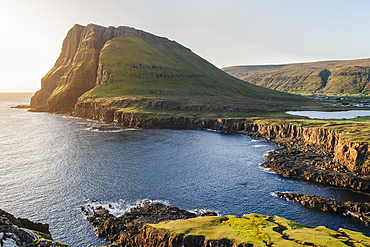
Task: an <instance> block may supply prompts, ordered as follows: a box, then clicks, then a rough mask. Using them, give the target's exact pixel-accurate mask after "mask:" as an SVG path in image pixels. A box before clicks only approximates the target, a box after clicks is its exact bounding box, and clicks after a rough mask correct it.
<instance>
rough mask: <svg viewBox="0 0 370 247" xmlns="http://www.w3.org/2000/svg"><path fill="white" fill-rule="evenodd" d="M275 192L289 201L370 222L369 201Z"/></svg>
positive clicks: (366, 222)
mask: <svg viewBox="0 0 370 247" xmlns="http://www.w3.org/2000/svg"><path fill="white" fill-rule="evenodd" d="M275 194H276V195H277V196H278V197H280V198H284V199H286V200H289V201H296V202H298V203H299V204H301V205H303V206H305V207H309V208H313V209H316V210H321V211H324V212H332V213H336V214H341V215H344V216H348V217H352V218H356V219H359V220H361V221H362V222H364V223H365V224H366V225H368V224H369V223H370V203H369V202H351V201H348V202H339V201H336V200H332V199H329V198H326V197H323V196H317V195H306V194H301V193H281V192H275Z"/></svg>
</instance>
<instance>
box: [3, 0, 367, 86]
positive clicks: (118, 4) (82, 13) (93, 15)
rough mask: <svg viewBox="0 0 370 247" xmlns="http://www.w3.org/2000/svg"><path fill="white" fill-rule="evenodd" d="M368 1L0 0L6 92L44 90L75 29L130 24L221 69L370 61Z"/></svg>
mask: <svg viewBox="0 0 370 247" xmlns="http://www.w3.org/2000/svg"><path fill="white" fill-rule="evenodd" d="M369 11H370V1H368V0H351V1H349V0H346V1H342V0H229V1H225V0H224V1H221V0H186V1H185V0H157V1H153V0H151V1H149V0H148V1H145V0H129V1H127V0H104V1H102V0H73V1H72V0H0V31H1V38H0V49H1V61H0V92H10V91H36V90H38V89H39V88H40V79H41V77H43V76H44V75H45V74H46V73H47V72H48V70H50V69H51V68H52V67H53V65H54V62H55V61H56V59H57V58H58V56H59V53H60V51H61V46H62V42H63V39H64V37H65V35H66V34H67V32H68V30H69V29H70V28H71V27H72V26H73V25H74V24H75V23H78V24H81V25H87V24H89V23H94V24H98V25H102V26H130V27H134V28H137V29H141V30H145V31H147V32H150V33H153V34H156V35H159V36H165V37H167V38H169V39H171V40H176V41H177V42H179V43H181V44H182V45H184V46H186V47H188V48H190V49H191V50H192V51H193V52H195V53H197V54H198V55H200V56H201V57H203V58H205V59H206V60H208V61H209V62H211V63H213V64H214V65H216V66H217V67H220V68H221V67H226V66H231V65H252V64H279V63H292V62H303V61H318V60H337V59H354V58H365V57H370V45H368V43H369V40H370V32H369V27H370V15H369Z"/></svg>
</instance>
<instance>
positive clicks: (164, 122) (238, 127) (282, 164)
mask: <svg viewBox="0 0 370 247" xmlns="http://www.w3.org/2000/svg"><path fill="white" fill-rule="evenodd" d="M71 115H72V116H74V117H82V118H86V119H94V120H98V121H102V122H106V123H112V124H114V125H118V126H120V125H121V126H125V127H131V128H132V127H133V128H172V129H212V130H217V131H220V132H223V133H238V134H244V135H247V136H251V137H254V138H257V139H264V140H266V141H269V142H272V143H274V144H276V145H278V146H280V148H278V149H276V150H273V151H271V152H269V153H268V156H267V157H266V160H265V162H264V163H262V164H261V166H262V167H264V168H267V169H269V171H271V172H274V173H276V174H278V175H280V176H282V177H285V178H298V179H302V180H306V181H311V182H316V183H320V184H326V185H328V186H335V187H342V188H348V189H353V190H357V191H362V192H370V176H369V175H370V165H369V160H368V158H369V155H370V147H369V145H368V144H367V143H356V142H347V141H343V140H342V139H341V134H340V133H338V132H336V131H335V130H328V129H322V128H308V127H298V126H295V125H291V124H280V125H263V124H258V123H254V122H250V121H248V120H247V119H246V120H240V119H238V120H233V119H208V120H202V119H196V118H184V117H180V118H176V117H171V118H150V117H149V116H147V115H145V114H135V113H124V112H120V111H115V110H112V109H108V108H106V107H104V106H102V105H101V104H100V103H80V104H77V105H76V106H75V110H74V111H73V112H72V114H71ZM351 203H356V202H351ZM343 215H345V216H350V217H352V216H351V214H343ZM363 222H365V221H363Z"/></svg>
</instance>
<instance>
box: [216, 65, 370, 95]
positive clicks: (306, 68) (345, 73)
mask: <svg viewBox="0 0 370 247" xmlns="http://www.w3.org/2000/svg"><path fill="white" fill-rule="evenodd" d="M222 70H224V71H225V72H227V73H229V74H230V75H232V76H235V77H236V78H239V79H242V80H244V81H247V82H250V83H253V84H255V85H259V86H262V87H266V88H270V89H275V90H279V91H283V92H302V93H314V92H316V93H334V94H335V93H336V94H338V93H354V94H358V93H369V92H370V84H369V80H370V59H357V60H342V61H323V62H313V63H296V64H284V65H261V66H232V67H227V68H223V69H222Z"/></svg>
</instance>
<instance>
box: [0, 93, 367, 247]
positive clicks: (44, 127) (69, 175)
mask: <svg viewBox="0 0 370 247" xmlns="http://www.w3.org/2000/svg"><path fill="white" fill-rule="evenodd" d="M30 97H31V94H4V93H2V94H0V124H1V128H0V150H1V152H0V188H1V189H0V208H1V209H3V210H5V211H8V212H9V213H12V214H14V215H15V216H17V217H26V218H29V219H31V220H33V221H38V222H43V223H49V224H50V231H51V233H52V236H53V238H54V239H56V240H57V241H61V242H64V243H66V244H69V245H71V246H74V247H75V246H76V247H82V246H84V247H85V246H93V245H105V244H106V243H105V242H104V241H103V240H102V239H99V238H97V237H96V236H95V234H94V230H93V227H92V226H91V224H90V223H88V222H87V221H86V220H85V218H84V215H83V214H82V213H81V211H80V210H79V207H80V206H82V205H85V204H87V203H91V201H95V200H96V202H94V203H95V204H112V205H113V206H114V208H115V210H114V212H113V213H115V214H117V215H119V214H122V213H123V212H124V211H125V210H126V209H127V208H129V207H130V206H133V205H135V204H136V203H138V202H139V201H141V200H153V201H162V202H165V203H167V204H170V205H172V206H177V207H179V208H182V209H187V210H194V211H199V210H214V211H216V212H217V213H219V214H223V215H225V214H235V215H239V216H242V215H243V214H248V213H260V214H268V215H279V216H282V217H286V218H288V219H291V220H295V221H298V222H300V223H303V224H307V225H312V226H319V225H325V226H327V227H329V228H332V229H335V230H337V229H338V228H339V227H343V228H348V229H352V230H358V231H362V232H365V233H366V234H368V235H370V229H369V228H368V227H366V226H365V225H363V224H362V223H360V222H358V221H356V220H354V219H349V218H345V217H342V216H338V215H334V214H330V213H323V212H319V211H315V210H311V209H307V208H304V207H303V206H300V205H298V204H296V203H294V202H289V201H285V200H283V199H280V198H277V197H275V196H273V192H275V191H281V192H284V191H290V192H301V193H307V194H317V195H322V196H326V197H329V198H333V199H337V200H342V201H346V200H357V201H369V200H370V196H369V194H365V193H359V192H355V191H351V190H346V189H340V188H334V187H328V186H323V185H320V184H316V183H309V182H304V181H300V180H296V179H287V178H283V177H280V176H278V175H276V174H273V173H270V172H267V171H264V170H263V169H262V168H261V167H260V166H259V164H261V163H263V161H264V159H265V154H266V153H267V152H268V151H271V150H273V149H275V148H277V147H276V146H275V145H273V144H271V143H267V142H263V141H259V140H255V139H252V138H250V137H247V136H244V135H236V134H221V133H217V132H213V131H206V130H165V129H151V130H146V129H124V128H122V129H120V130H115V131H105V132H102V131H96V130H92V129H91V128H92V127H98V126H101V125H104V124H103V123H99V122H96V121H89V120H84V119H78V118H72V117H69V116H65V115H56V114H50V113H32V112H28V111H27V109H14V108H10V107H11V106H15V105H18V104H28V103H29V99H30Z"/></svg>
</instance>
